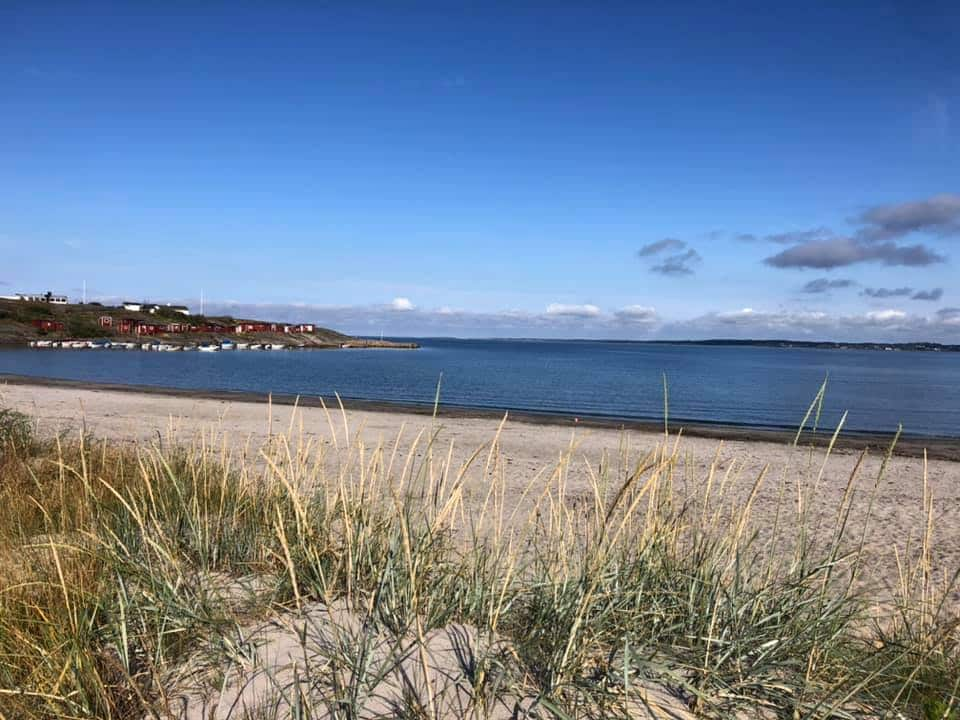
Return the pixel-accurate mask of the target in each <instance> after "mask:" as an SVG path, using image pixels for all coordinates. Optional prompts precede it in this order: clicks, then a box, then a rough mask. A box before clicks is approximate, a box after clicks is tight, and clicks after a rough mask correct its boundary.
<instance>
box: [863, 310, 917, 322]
mask: <svg viewBox="0 0 960 720" xmlns="http://www.w3.org/2000/svg"><path fill="white" fill-rule="evenodd" d="M866 317H867V319H868V320H873V321H875V322H881V323H883V322H890V321H891V320H903V319H904V318H905V317H907V314H906V313H905V312H904V311H903V310H872V311H870V312H868V313H867V315H866Z"/></svg>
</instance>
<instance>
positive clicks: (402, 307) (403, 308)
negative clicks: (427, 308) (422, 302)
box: [390, 297, 414, 312]
mask: <svg viewBox="0 0 960 720" xmlns="http://www.w3.org/2000/svg"><path fill="white" fill-rule="evenodd" d="M390 307H391V308H393V309H394V310H396V311H397V312H410V311H411V310H413V309H414V306H413V303H412V302H410V298H405V297H396V298H394V299H393V302H391V303H390Z"/></svg>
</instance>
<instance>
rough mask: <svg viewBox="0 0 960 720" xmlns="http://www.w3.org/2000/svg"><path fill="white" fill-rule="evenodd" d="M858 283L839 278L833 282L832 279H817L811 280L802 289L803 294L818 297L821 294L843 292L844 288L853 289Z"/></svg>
mask: <svg viewBox="0 0 960 720" xmlns="http://www.w3.org/2000/svg"><path fill="white" fill-rule="evenodd" d="M854 285H856V283H855V282H854V281H853V280H845V279H841V278H837V279H835V280H831V279H830V278H817V279H816V280H811V281H810V282H808V283H806V284H804V286H803V288H801V290H802V292H805V293H808V294H811V295H818V294H821V293H826V292H830V291H831V290H843V289H844V288H848V287H853V286H854Z"/></svg>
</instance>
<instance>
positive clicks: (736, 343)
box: [394, 335, 960, 352]
mask: <svg viewBox="0 0 960 720" xmlns="http://www.w3.org/2000/svg"><path fill="white" fill-rule="evenodd" d="M394 339H395V340H397V341H406V340H415V341H423V340H460V341H464V342H471V341H482V342H565V343H608V344H611V345H697V346H704V347H766V348H784V349H810V350H876V351H886V352H890V351H901V352H960V345H949V344H944V343H936V342H907V343H884V342H839V341H833V340H740V339H736V338H710V339H707V340H629V339H619V338H533V337H476V338H473V337H454V336H445V335H435V336H417V337H413V336H411V337H409V338H407V337H397V338H394Z"/></svg>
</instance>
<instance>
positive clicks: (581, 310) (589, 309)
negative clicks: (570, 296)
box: [547, 303, 600, 318]
mask: <svg viewBox="0 0 960 720" xmlns="http://www.w3.org/2000/svg"><path fill="white" fill-rule="evenodd" d="M547 315H556V316H560V317H573V318H595V317H599V316H600V308H598V307H597V306H596V305H590V304H587V305H565V304H563V303H550V304H549V305H547Z"/></svg>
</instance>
